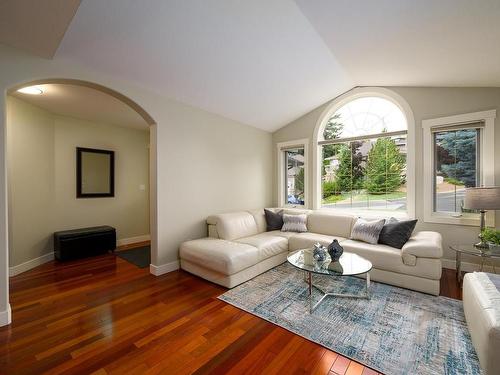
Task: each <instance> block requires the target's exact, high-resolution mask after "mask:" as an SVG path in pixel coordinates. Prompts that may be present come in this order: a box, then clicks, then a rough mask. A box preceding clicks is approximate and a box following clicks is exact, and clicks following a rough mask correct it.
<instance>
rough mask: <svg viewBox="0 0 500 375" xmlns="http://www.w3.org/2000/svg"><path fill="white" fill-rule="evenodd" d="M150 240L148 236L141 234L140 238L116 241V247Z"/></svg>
mask: <svg viewBox="0 0 500 375" xmlns="http://www.w3.org/2000/svg"><path fill="white" fill-rule="evenodd" d="M149 240H151V236H150V235H149V234H143V235H142V236H136V237H129V238H122V239H119V240H116V246H123V245H130V244H133V243H137V242H144V241H149Z"/></svg>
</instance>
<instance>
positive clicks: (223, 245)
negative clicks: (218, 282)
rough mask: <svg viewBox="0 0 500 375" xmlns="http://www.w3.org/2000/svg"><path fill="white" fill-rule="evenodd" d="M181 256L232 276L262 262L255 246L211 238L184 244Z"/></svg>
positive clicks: (180, 250) (180, 251)
mask: <svg viewBox="0 0 500 375" xmlns="http://www.w3.org/2000/svg"><path fill="white" fill-rule="evenodd" d="M179 256H180V258H181V259H185V260H188V261H189V262H191V263H194V264H199V265H201V266H203V267H205V268H208V269H211V270H214V271H217V272H220V273H222V274H224V275H232V274H234V273H236V272H239V271H241V270H244V269H245V268H247V267H250V266H253V265H254V264H256V263H258V262H259V261H260V259H259V249H257V248H256V247H255V246H251V245H248V244H244V243H238V242H232V241H226V240H220V239H216V238H209V237H207V238H201V239H198V240H192V241H186V242H184V243H182V244H181V246H180V249H179Z"/></svg>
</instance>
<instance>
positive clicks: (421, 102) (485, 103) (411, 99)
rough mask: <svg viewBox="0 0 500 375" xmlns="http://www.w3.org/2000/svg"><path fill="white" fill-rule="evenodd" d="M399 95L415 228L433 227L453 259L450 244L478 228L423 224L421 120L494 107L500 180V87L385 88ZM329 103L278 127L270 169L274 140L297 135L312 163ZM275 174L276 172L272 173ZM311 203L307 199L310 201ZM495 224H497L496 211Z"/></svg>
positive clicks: (471, 236)
mask: <svg viewBox="0 0 500 375" xmlns="http://www.w3.org/2000/svg"><path fill="white" fill-rule="evenodd" d="M387 89H389V90H393V91H394V92H396V93H397V94H399V95H400V96H402V97H403V98H404V99H405V100H406V101H407V102H408V104H409V105H410V107H411V109H412V111H413V115H414V117H415V126H416V129H415V130H416V131H415V137H416V139H415V145H416V153H415V155H416V163H415V164H416V171H415V172H416V173H415V174H416V181H417V184H416V216H417V218H418V219H419V222H418V225H417V230H434V231H438V232H440V233H441V234H442V235H443V239H444V250H445V258H448V259H454V256H455V253H454V252H453V251H451V250H449V249H448V246H449V245H450V244H452V243H475V242H477V234H478V232H479V231H478V228H476V227H470V226H458V225H449V224H431V223H424V219H423V218H424V212H423V200H424V199H428V198H427V197H424V196H423V184H422V181H423V177H422V176H423V152H422V120H424V119H430V118H435V117H442V116H450V115H456V114H461V113H468V112H476V111H483V110H490V109H496V110H497V118H496V120H495V145H498V147H496V148H495V180H496V184H499V183H500V88H418V87H387ZM330 103H331V102H328V103H325V104H324V105H322V106H320V107H318V108H316V109H315V110H313V111H311V112H310V113H308V114H306V115H304V116H303V117H301V118H299V119H297V120H296V121H294V122H292V123H290V124H289V125H287V126H285V127H283V128H281V129H279V130H278V131H276V132H275V133H274V134H273V144H274V146H273V150H274V157H273V160H274V161H275V162H274V166H275V167H274V168H276V158H277V155H276V152H277V151H276V143H278V142H284V141H290V140H294V139H300V138H309V139H310V146H311V147H309V150H310V152H309V153H310V155H309V160H310V162H311V163H312V151H311V150H312V146H313V132H314V129H315V127H316V123H317V121H318V119H319V118H320V116H321V114H322V113H323V111H324V110H325V109H326V108H327V106H328V105H329V104H330ZM274 175H275V176H276V175H277V174H276V173H274ZM309 176H310V178H309V181H310V184H309V191H312V167H311V165H310V166H309ZM274 186H275V187H274V202H277V194H278V192H277V183H276V178H275V179H274ZM311 203H312V202H310V204H311ZM496 226H497V227H500V212H497V213H496ZM466 260H467V261H474V260H475V259H469V258H468V259H466Z"/></svg>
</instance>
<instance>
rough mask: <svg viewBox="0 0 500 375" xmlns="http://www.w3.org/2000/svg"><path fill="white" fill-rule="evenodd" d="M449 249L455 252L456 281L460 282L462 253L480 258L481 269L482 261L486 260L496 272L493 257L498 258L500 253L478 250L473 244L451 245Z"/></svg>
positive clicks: (482, 266)
mask: <svg viewBox="0 0 500 375" xmlns="http://www.w3.org/2000/svg"><path fill="white" fill-rule="evenodd" d="M450 249H451V250H453V251H454V252H455V254H456V258H455V259H456V264H455V268H456V271H457V281H458V282H459V283H461V282H462V254H466V255H472V256H475V257H479V258H480V260H481V261H480V265H481V268H480V270H481V271H483V268H484V263H485V261H486V260H488V261H489V262H490V264H491V266H492V267H493V272H494V273H496V268H495V259H500V254H496V253H492V252H491V251H490V250H479V249H477V248H476V247H475V246H474V245H472V244H470V245H451V246H450Z"/></svg>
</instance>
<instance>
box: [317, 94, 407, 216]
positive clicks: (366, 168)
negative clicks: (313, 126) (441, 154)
mask: <svg viewBox="0 0 500 375" xmlns="http://www.w3.org/2000/svg"><path fill="white" fill-rule="evenodd" d="M323 129H324V130H323V134H322V137H320V140H319V142H318V145H319V146H320V148H321V158H320V163H321V165H320V167H321V207H322V208H333V209H342V210H355V211H357V212H360V211H366V210H369V211H388V212H389V213H390V214H391V215H392V214H394V213H397V212H399V213H402V214H406V212H407V189H406V180H407V179H406V172H407V149H408V147H407V133H408V125H407V121H406V117H405V115H404V114H403V112H402V111H401V109H400V108H399V107H398V106H397V105H396V104H395V103H393V102H392V101H390V100H388V99H385V98H382V97H377V96H364V97H359V98H356V99H353V100H351V101H349V102H347V103H346V104H344V105H343V106H341V107H340V108H338V109H337V110H336V111H335V112H334V113H333V114H332V115H331V116H330V117H329V118H327V119H326V124H325V125H324V128H323Z"/></svg>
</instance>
